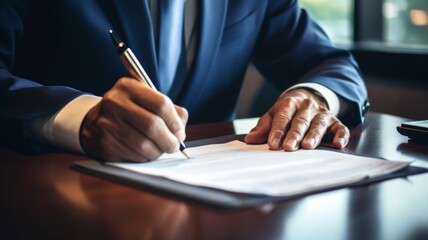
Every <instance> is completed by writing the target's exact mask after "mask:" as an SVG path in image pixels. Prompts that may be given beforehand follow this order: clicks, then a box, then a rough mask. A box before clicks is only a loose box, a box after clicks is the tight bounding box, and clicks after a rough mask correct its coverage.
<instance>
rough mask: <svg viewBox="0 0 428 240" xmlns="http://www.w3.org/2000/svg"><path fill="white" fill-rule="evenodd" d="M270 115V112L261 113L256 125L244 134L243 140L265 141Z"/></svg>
mask: <svg viewBox="0 0 428 240" xmlns="http://www.w3.org/2000/svg"><path fill="white" fill-rule="evenodd" d="M271 123H272V117H271V116H270V113H266V114H265V115H263V116H262V117H261V118H260V119H259V121H258V122H257V125H256V126H255V127H254V128H253V129H251V131H250V133H248V134H247V135H246V136H245V139H244V141H245V142H246V143H248V144H260V143H266V141H267V138H268V136H269V130H270V128H271Z"/></svg>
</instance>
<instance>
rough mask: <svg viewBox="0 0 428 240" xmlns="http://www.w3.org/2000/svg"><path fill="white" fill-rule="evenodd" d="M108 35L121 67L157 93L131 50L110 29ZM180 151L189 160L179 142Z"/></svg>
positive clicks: (184, 148)
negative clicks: (121, 64) (123, 66)
mask: <svg viewBox="0 0 428 240" xmlns="http://www.w3.org/2000/svg"><path fill="white" fill-rule="evenodd" d="M109 33H110V37H111V39H112V41H113V44H114V46H115V47H116V50H117V53H118V54H119V57H120V60H121V61H122V63H123V65H125V67H126V69H128V71H129V73H130V74H131V76H132V77H134V78H135V79H137V80H138V81H140V82H142V83H144V84H147V85H148V86H149V87H151V88H152V89H153V90H155V91H157V89H156V87H155V85H153V83H152V81H151V80H150V78H149V76H148V75H147V73H146V71H144V68H143V66H141V64H140V62H139V61H138V59H137V58H136V57H135V55H134V53H133V52H132V51H131V49H130V48H128V47H127V46H126V45H125V43H123V42H122V41H121V40H120V38H119V37H118V36H117V35H116V34H115V33H114V32H113V30H111V29H110V30H109ZM180 151H181V152H182V153H183V154H184V156H186V157H187V158H189V159H190V156H189V154H188V153H187V151H186V146H185V145H184V143H183V142H180Z"/></svg>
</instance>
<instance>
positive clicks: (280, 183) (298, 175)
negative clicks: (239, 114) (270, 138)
mask: <svg viewBox="0 0 428 240" xmlns="http://www.w3.org/2000/svg"><path fill="white" fill-rule="evenodd" d="M188 152H189V153H190V154H191V156H192V159H186V158H185V157H184V156H183V155H182V154H181V153H180V152H178V153H175V154H164V155H163V156H162V157H161V158H160V159H158V160H155V161H151V162H147V163H109V164H110V165H113V166H116V167H120V168H124V169H128V170H131V171H135V172H139V173H142V174H148V175H154V176H158V177H163V178H167V179H171V180H174V181H177V182H182V183H186V184H191V185H196V186H203V187H210V188H216V189H220V190H225V191H231V192H238V193H246V194H257V195H260V194H262V195H269V196H292V195H295V194H300V193H305V192H310V191H314V190H321V189H326V188H331V187H337V186H344V185H347V184H349V183H353V182H357V181H360V180H363V179H365V178H370V177H376V176H381V175H385V174H389V173H392V172H394V171H397V170H399V169H402V168H404V167H406V166H408V165H409V164H410V163H409V162H395V161H388V160H382V159H376V158H370V157H362V156H356V155H350V154H345V153H339V152H334V151H325V150H299V151H296V152H284V151H272V150H269V148H268V146H267V145H266V144H264V145H247V144H245V143H243V142H240V141H233V142H229V143H225V144H212V145H206V146H201V147H194V148H189V149H188Z"/></svg>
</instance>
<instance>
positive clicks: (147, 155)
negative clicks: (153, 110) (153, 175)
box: [106, 122, 163, 162]
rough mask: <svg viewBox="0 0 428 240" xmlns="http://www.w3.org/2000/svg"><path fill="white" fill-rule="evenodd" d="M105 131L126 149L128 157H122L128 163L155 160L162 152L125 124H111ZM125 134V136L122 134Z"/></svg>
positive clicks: (141, 134) (145, 137) (150, 141)
mask: <svg viewBox="0 0 428 240" xmlns="http://www.w3.org/2000/svg"><path fill="white" fill-rule="evenodd" d="M106 130H107V131H109V132H110V134H111V135H113V136H114V137H115V138H116V140H117V141H118V142H120V143H121V144H122V145H124V146H125V147H126V150H128V152H131V153H132V154H131V153H128V154H130V155H123V158H124V159H126V160H128V161H136V162H143V161H146V160H148V159H150V160H155V159H158V158H159V157H160V156H161V155H162V153H163V152H162V150H161V149H159V147H158V146H157V145H156V143H154V142H153V141H152V140H151V139H149V138H148V137H147V136H145V135H144V134H143V133H141V132H140V131H138V130H137V129H135V128H134V127H133V126H131V125H129V124H128V123H126V122H121V123H120V124H117V123H116V124H111V125H110V126H108V127H107V129H106ZM123 133H126V134H123Z"/></svg>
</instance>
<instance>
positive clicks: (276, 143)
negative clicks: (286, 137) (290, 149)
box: [272, 137, 281, 148]
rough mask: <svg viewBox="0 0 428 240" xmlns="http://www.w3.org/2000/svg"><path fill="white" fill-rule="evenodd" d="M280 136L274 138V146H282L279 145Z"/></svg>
mask: <svg viewBox="0 0 428 240" xmlns="http://www.w3.org/2000/svg"><path fill="white" fill-rule="evenodd" d="M279 140H280V139H279V138H278V137H274V138H273V139H272V145H273V146H276V147H277V148H281V146H280V145H279Z"/></svg>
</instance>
